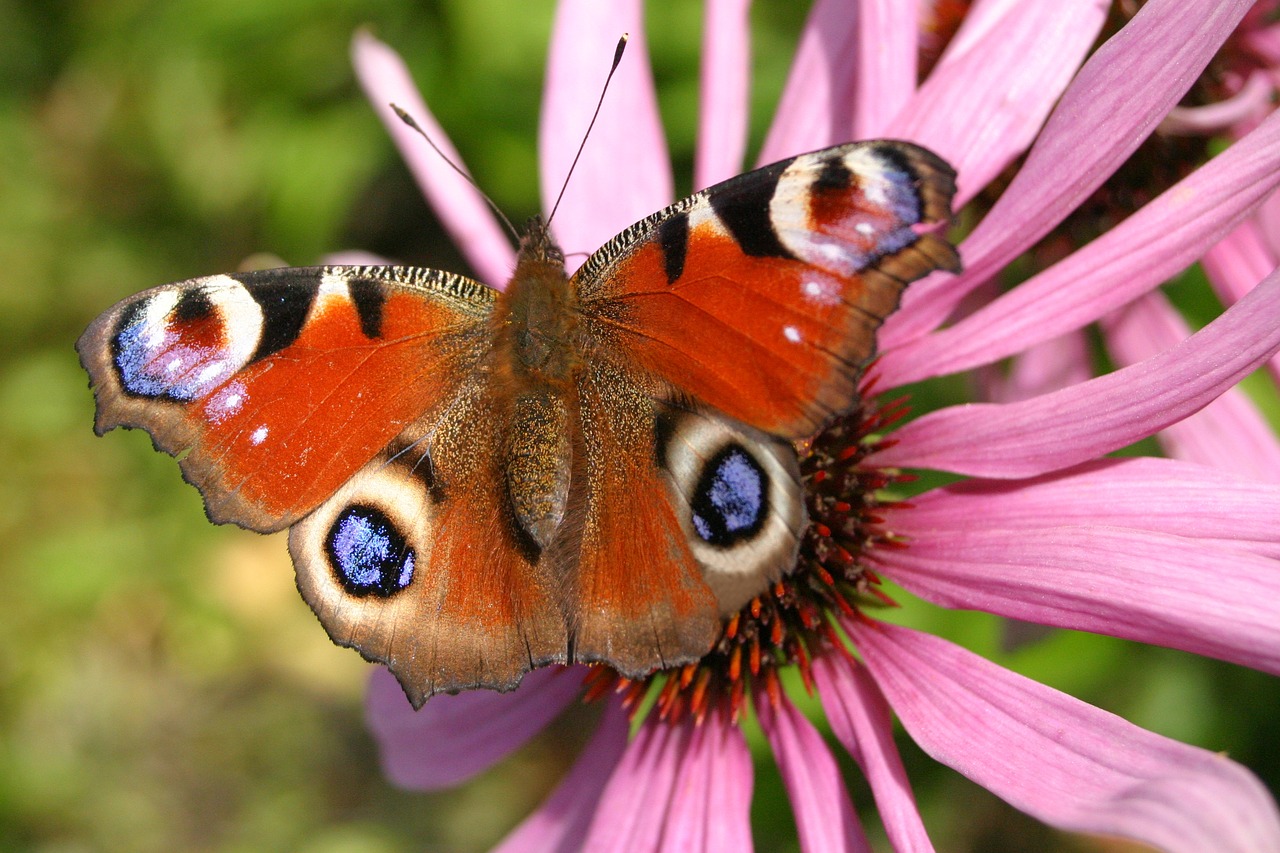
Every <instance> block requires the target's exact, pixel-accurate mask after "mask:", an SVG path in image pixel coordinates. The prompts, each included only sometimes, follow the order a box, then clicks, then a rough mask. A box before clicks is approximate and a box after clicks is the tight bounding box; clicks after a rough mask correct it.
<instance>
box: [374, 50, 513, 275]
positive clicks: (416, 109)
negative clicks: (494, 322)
mask: <svg viewBox="0 0 1280 853" xmlns="http://www.w3.org/2000/svg"><path fill="white" fill-rule="evenodd" d="M351 61H352V63H353V64H354V65H355V69H356V76H357V77H359V79H360V86H361V87H362V88H363V89H364V91H365V94H366V95H367V96H368V98H369V101H370V102H371V103H372V104H373V106H374V110H375V111H376V112H377V114H378V118H380V119H381V120H382V123H383V125H384V126H385V127H386V128H387V133H389V134H391V139H392V140H393V141H394V142H395V144H396V147H397V148H398V149H400V156H401V157H403V158H404V161H405V163H406V164H407V165H408V166H409V171H411V172H413V176H414V177H415V178H416V179H417V181H418V186H419V187H420V188H421V189H422V192H423V194H424V195H425V196H426V197H427V201H428V202H430V203H431V208H432V209H433V210H434V211H435V213H436V216H437V217H439V219H440V224H441V225H443V226H444V227H445V230H446V231H448V232H449V236H451V237H452V238H453V242H454V243H455V244H456V245H457V246H458V248H459V249H460V250H461V251H462V254H463V256H464V257H465V258H466V259H467V263H469V264H471V267H472V269H474V270H475V273H476V275H477V276H478V277H479V278H480V279H481V280H482V281H484V282H487V283H488V284H491V285H493V286H495V287H501V286H503V285H505V284H506V282H507V279H509V278H510V277H511V271H512V270H513V269H514V268H515V258H516V255H515V251H514V250H513V249H512V248H511V241H510V240H509V239H508V238H507V235H506V232H504V231H503V230H502V227H501V226H500V225H499V224H498V221H497V220H496V219H495V218H494V216H493V213H492V212H491V211H490V210H489V206H488V205H487V204H486V203H485V201H484V198H483V196H481V195H480V193H479V192H478V191H477V190H476V188H475V187H473V186H472V185H471V184H469V183H467V181H466V180H464V179H463V178H462V176H460V175H459V174H458V173H457V172H455V171H454V170H453V168H452V167H450V166H449V164H448V163H446V162H445V161H444V159H443V158H442V157H441V156H440V155H439V154H437V153H436V152H435V151H433V150H432V149H431V146H429V145H428V144H427V142H426V140H424V139H423V138H422V137H421V136H419V135H418V134H417V133H415V132H414V131H413V130H412V129H411V128H409V127H408V126H407V125H405V123H404V122H402V121H401V120H400V119H399V118H398V117H397V116H396V114H395V113H394V112H393V111H392V110H391V107H390V106H388V105H389V104H392V103H394V104H395V105H396V106H398V107H400V108H401V109H403V110H404V111H405V112H407V113H409V115H411V116H413V118H414V120H415V121H417V122H418V124H419V125H421V126H422V129H423V130H425V131H426V132H427V133H428V134H430V136H431V139H432V141H433V142H435V144H436V145H438V146H439V147H440V150H441V151H443V152H444V154H445V155H446V156H447V157H448V158H449V159H450V160H452V161H453V162H454V163H455V164H457V166H458V167H459V168H462V169H465V168H466V165H465V164H464V163H463V162H462V157H461V155H459V154H458V151H457V149H456V148H454V147H453V144H452V143H451V142H449V138H448V137H447V136H445V133H444V129H443V128H441V127H440V125H439V124H437V123H436V120H435V118H434V117H433V116H432V115H431V113H430V111H429V110H428V109H427V105H426V103H425V102H424V101H423V100H422V96H421V95H419V94H418V87H417V86H415V85H414V83H413V79H412V78H411V77H410V76H409V69H408V68H406V67H405V64H404V60H402V59H401V58H400V56H399V55H398V54H397V53H396V52H395V51H394V50H392V49H391V48H390V47H388V46H387V45H385V44H383V43H382V42H380V41H378V40H377V39H376V38H374V37H373V36H372V35H370V34H369V33H368V31H366V30H358V31H357V32H356V35H355V38H354V39H353V40H352V42H351Z"/></svg>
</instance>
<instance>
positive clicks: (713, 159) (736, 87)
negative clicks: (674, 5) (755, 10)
mask: <svg viewBox="0 0 1280 853" xmlns="http://www.w3.org/2000/svg"><path fill="white" fill-rule="evenodd" d="M750 7H751V3H750V0H709V2H708V3H707V11H706V18H705V20H704V22H703V31H702V76H701V85H702V103H701V108H700V109H699V110H698V151H697V157H696V161H695V163H694V167H693V184H694V189H695V190H700V189H703V188H704V187H709V186H711V185H712V184H717V183H719V182H720V181H723V180H726V179H727V178H731V177H733V176H734V175H736V174H738V173H739V172H741V171H742V164H743V158H744V157H745V156H746V151H747V113H748V108H749V104H748V88H749V87H750V83H751V42H750V23H751V22H750V20H749V19H748V16H747V12H748V11H749V10H750Z"/></svg>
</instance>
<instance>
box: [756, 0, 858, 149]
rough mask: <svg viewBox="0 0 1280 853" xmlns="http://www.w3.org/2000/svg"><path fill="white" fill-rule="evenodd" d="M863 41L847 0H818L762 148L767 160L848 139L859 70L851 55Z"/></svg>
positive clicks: (798, 47)
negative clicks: (860, 38)
mask: <svg viewBox="0 0 1280 853" xmlns="http://www.w3.org/2000/svg"><path fill="white" fill-rule="evenodd" d="M857 44H858V15H857V14H853V13H851V12H850V7H849V3H848V2H847V0H816V2H814V4H813V7H812V8H811V9H810V10H809V17H808V19H807V20H806V21H805V24H804V30H803V31H802V32H801V33H800V44H799V45H798V46H797V47H796V55H795V59H793V60H792V61H791V73H790V74H789V75H788V76H787V83H786V87H785V88H784V89H783V90H782V98H781V100H780V101H779V102H778V109H777V110H776V112H775V113H774V116H773V124H772V125H770V127H769V133H768V134H767V135H766V136H765V139H764V145H763V146H762V147H761V149H760V162H761V163H772V162H774V161H776V160H781V159H783V158H784V157H792V156H794V155H796V154H802V153H804V152H805V151H812V150H814V149H815V148H823V147H825V146H827V145H834V144H836V143H837V142H845V141H847V138H848V134H849V132H850V130H851V129H852V127H853V112H852V110H853V91H854V86H855V83H854V76H855V74H856V73H857V66H856V65H855V63H854V62H850V61H848V59H847V57H850V56H852V55H853V53H854V51H856V50H857Z"/></svg>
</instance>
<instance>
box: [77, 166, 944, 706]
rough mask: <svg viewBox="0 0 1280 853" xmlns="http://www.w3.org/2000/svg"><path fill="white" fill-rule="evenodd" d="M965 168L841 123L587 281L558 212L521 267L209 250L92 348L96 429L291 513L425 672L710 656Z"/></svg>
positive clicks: (99, 332)
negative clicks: (361, 261) (216, 270)
mask: <svg viewBox="0 0 1280 853" xmlns="http://www.w3.org/2000/svg"><path fill="white" fill-rule="evenodd" d="M954 191H955V183H954V172H953V171H952V169H951V168H950V166H948V165H947V164H946V163H945V162H943V161H942V160H941V159H939V158H938V157H937V156H935V155H934V154H932V153H930V152H929V151H927V150H925V149H922V148H920V147H918V146H915V145H912V144H909V143H904V142H891V141H872V142H860V143H852V144H847V145H839V146H836V147H834V148H828V149H825V150H822V151H816V152H814V153H811V154H804V155H801V156H798V157H794V158H791V159H789V160H784V161H782V162H779V163H775V164H773V165H770V166H765V167H763V168H761V169H757V170H755V171H753V172H749V173H747V174H744V175H740V176H738V177H736V178H733V179H731V180H728V181H725V182H724V183H721V184H718V185H716V186H714V187H711V188H710V189H707V190H704V191H702V192H699V193H697V194H695V195H693V196H691V197H689V198H686V199H684V200H682V201H679V202H676V203H675V204H673V205H672V206H670V207H668V208H667V209H665V210H662V211H659V212H658V213H655V214H653V215H652V216H649V217H648V218H646V219H644V220H642V221H640V222H637V223H636V224H635V225H632V226H631V227H630V228H628V229H626V230H625V231H623V232H622V233H621V234H619V235H618V236H617V237H615V238H613V239H612V240H610V241H609V242H608V243H607V244H606V245H605V246H603V247H602V248H601V249H600V250H599V251H597V252H596V253H595V254H593V255H592V256H591V257H590V258H589V259H588V260H587V261H586V262H585V263H584V264H583V266H582V267H581V268H580V269H579V270H578V271H577V272H576V273H574V274H573V275H572V276H567V275H566V273H565V268H564V258H563V255H562V254H561V252H560V250H559V249H558V248H557V247H556V245H555V244H554V243H553V241H552V239H551V237H550V235H549V233H548V231H547V228H546V226H545V224H544V223H543V222H542V221H541V220H540V219H535V220H534V221H533V222H532V223H531V225H530V228H529V232H528V234H527V236H526V237H525V238H524V239H523V240H522V241H521V243H520V249H519V255H518V258H517V262H516V268H515V272H514V274H513V275H512V277H511V281H510V282H509V283H508V285H507V287H506V289H505V290H503V291H500V292H499V291H495V290H492V289H490V288H488V287H486V286H484V285H482V284H480V283H478V282H475V281H472V280H470V279H468V278H464V277H462V276H459V275H454V274H452V273H448V272H442V271H439V270H431V269H419V268H412V267H395V266H360V267H340V266H326V267H309V268H297V269H294V268H288V269H274V270H266V271H261V272H249V273H237V274H230V275H215V276H209V277H206V278H196V279H192V280H190V281H184V282H179V283H177V284H169V285H164V286H162V287H157V288H155V289H152V290H148V291H145V292H143V293H140V294H137V295H135V296H132V297H130V298H128V299H125V300H124V301H122V302H120V303H119V304H117V305H115V306H114V307H112V308H111V309H109V310H108V311H106V312H105V313H104V314H102V315H101V316H100V317H98V319H96V320H95V321H94V322H93V323H92V324H91V325H90V326H89V328H88V329H87V330H86V331H85V333H84V334H83V335H82V336H81V338H80V340H79V342H78V343H77V345H76V348H77V350H78V351H79V354H80V360H81V363H82V364H83V365H84V367H85V369H86V370H87V371H88V373H89V376H90V380H91V383H92V386H93V389H94V395H95V398H96V402H97V420H96V425H95V428H96V431H97V432H98V434H102V433H105V432H107V431H108V430H111V429H113V428H115V427H117V426H123V427H130V428H133V427H137V428H141V429H144V430H146V431H147V432H149V433H150V434H151V437H152V439H153V441H154V443H155V445H156V447H157V448H158V449H160V450H163V451H165V452H167V453H170V454H173V455H179V454H183V455H182V458H181V460H180V463H179V464H180V466H181V468H182V472H183V476H184V477H185V478H186V479H187V481H188V482H190V483H191V484H192V485H194V486H195V487H196V488H197V489H199V490H200V492H201V494H202V495H203V496H204V501H205V506H206V509H207V512H208V515H209V518H210V519H211V520H212V521H214V522H217V523H226V522H233V523H235V524H238V525H240V526H242V527H246V528H249V529H251V530H258V531H263V532H266V531H275V530H281V529H283V528H285V527H289V528H291V530H290V533H289V551H290V554H291V556H292V558H293V562H294V566H295V568H296V570H297V581H298V588H299V589H300V590H301V592H302V595H303V597H304V598H305V599H306V600H307V602H308V603H309V604H310V605H311V607H312V608H313V609H314V610H315V612H316V615H317V616H318V617H319V618H320V621H321V623H323V624H324V626H325V629H326V630H327V631H328V632H329V635H330V637H332V638H333V640H334V642H336V643H338V644H339V645H344V646H352V647H354V648H356V649H357V650H359V651H360V653H361V654H363V655H364V656H365V657H366V658H369V659H371V660H374V661H381V662H383V663H385V664H387V666H389V667H390V669H391V671H392V672H393V673H395V675H396V677H397V678H398V679H399V680H400V683H401V684H402V685H403V686H404V689H405V692H406V694H407V695H408V696H409V698H410V700H411V701H413V703H414V704H415V705H421V703H422V702H423V701H425V700H426V698H427V697H429V696H431V695H432V694H433V693H438V692H442V691H457V690H461V689H465V688H471V687H489V688H496V689H499V690H507V689H511V688H512V687H514V686H515V685H516V684H518V683H519V681H520V679H521V677H522V676H523V675H524V673H525V672H527V671H529V670H530V669H532V668H534V667H538V666H542V665H545V664H551V663H568V662H573V661H599V662H603V663H607V664H608V665H610V666H612V667H613V668H615V669H616V670H618V671H619V672H620V673H622V674H623V675H626V676H629V677H639V676H643V675H645V674H647V673H649V672H652V671H654V670H656V669H659V668H664V667H671V666H674V665H679V664H683V663H687V662H690V661H693V660H696V659H698V658H700V657H702V656H703V655H704V654H705V653H706V652H707V651H708V650H709V649H710V648H711V647H712V645H713V644H714V643H715V642H716V640H717V638H718V636H719V634H720V631H721V629H722V623H723V620H724V619H725V617H727V616H729V615H731V614H733V613H735V612H736V611H738V610H739V609H740V608H742V607H743V606H744V605H745V604H746V603H747V602H749V601H750V599H751V598H752V597H753V596H755V595H756V594H757V593H759V592H760V591H762V590H763V589H765V588H767V586H768V584H769V583H770V582H771V581H773V580H776V579H777V578H779V577H780V576H781V575H782V574H783V573H785V572H787V571H789V570H790V568H791V566H792V564H793V563H794V560H795V557H796V551H797V547H798V542H799V539H800V536H801V535H802V533H803V531H804V529H805V525H806V523H807V519H806V514H805V509H804V502H803V495H802V484H801V480H800V474H799V469H798V466H797V457H796V451H795V448H794V445H793V444H792V442H795V441H798V440H801V439H804V438H806V437H808V436H810V435H812V434H814V433H815V432H817V431H818V430H819V429H820V428H821V427H822V426H823V425H824V424H825V423H827V422H828V421H829V420H830V419H831V418H833V417H835V416H838V415H840V414H842V413H845V412H847V411H849V410H850V409H851V408H852V407H853V406H854V404H855V403H856V397H857V383H858V379H859V375H860V373H861V371H862V369H863V367H864V366H865V365H866V363H867V362H868V360H869V359H870V358H871V356H872V354H873V352H874V349H875V332H876V329H877V328H878V326H879V325H880V323H881V322H882V321H883V319H884V318H885V316H886V315H887V314H888V313H889V312H890V311H892V310H893V309H894V308H895V307H896V305H897V304H898V299H899V296H900V294H901V292H902V290H903V288H904V287H905V286H906V284H907V283H908V282H910V281H912V280H914V279H917V278H919V277H920V276H922V275H924V274H926V273H928V272H930V271H931V270H934V269H939V268H941V269H948V270H956V269H958V267H959V259H958V257H957V255H956V252H955V250H954V248H953V247H952V246H951V245H950V244H948V243H947V242H946V241H945V240H943V239H942V238H940V237H938V236H935V235H933V234H930V233H923V232H921V231H918V230H917V229H916V228H915V227H914V226H917V225H919V224H921V223H926V224H927V223H936V222H941V221H945V220H946V219H947V218H948V217H949V216H950V204H951V197H952V195H953V193H954Z"/></svg>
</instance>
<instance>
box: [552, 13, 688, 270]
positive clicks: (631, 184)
mask: <svg viewBox="0 0 1280 853" xmlns="http://www.w3.org/2000/svg"><path fill="white" fill-rule="evenodd" d="M643 12H644V9H643V4H642V3H641V2H640V0H615V2H611V3H600V2H598V0H562V2H561V3H559V4H558V5H557V6H556V17H555V25H554V31H553V34H552V38H551V50H550V54H549V55H548V57H547V82H546V86H545V88H544V93H545V94H544V96H543V102H542V121H541V125H540V127H539V133H538V148H539V155H540V162H541V171H542V201H543V209H544V210H545V211H546V212H547V213H548V214H550V212H551V209H552V207H553V206H554V205H555V201H556V196H558V195H559V194H560V190H561V188H562V187H563V188H564V200H563V201H562V202H561V204H560V209H559V210H558V211H557V212H556V215H555V220H554V226H553V231H554V232H555V234H556V237H557V238H558V240H559V243H560V246H561V248H563V249H564V251H565V252H566V253H576V252H593V251H595V250H596V249H598V248H600V246H602V245H604V243H605V242H606V241H608V240H609V238H611V237H613V236H614V235H615V234H617V233H618V232H619V231H621V230H623V229H624V228H626V227H627V226H628V225H630V224H632V223H633V222H636V221H637V220H639V219H643V218H644V217H646V216H648V215H649V214H650V213H653V212H654V211H655V210H658V209H660V208H662V207H665V206H666V205H668V204H670V203H671V201H672V199H673V198H674V189H673V184H672V178H671V165H670V162H669V161H668V158H667V144H666V137H665V136H664V135H663V132H662V123H661V119H660V118H659V116H658V98H657V95H656V94H655V92H654V87H653V75H652V74H651V73H650V70H649V51H648V48H647V47H646V45H645V38H644V15H643ZM623 33H630V35H631V39H630V41H629V42H628V43H627V50H626V54H625V55H624V56H623V58H622V63H621V64H620V65H619V66H618V71H617V73H616V74H614V75H613V82H612V83H611V84H610V85H609V94H608V95H607V96H606V97H605V99H604V104H603V106H601V108H600V117H599V119H598V120H597V121H596V125H595V129H594V130H592V131H591V138H590V139H589V140H587V145H586V148H584V149H583V151H582V159H581V160H579V161H578V166H577V168H576V169H575V170H574V173H573V178H572V179H571V180H570V181H569V183H568V184H567V185H566V184H565V176H566V175H568V173H569V166H570V164H571V163H572V162H573V158H574V155H575V153H576V152H577V150H578V146H579V145H580V144H581V143H582V139H583V134H585V133H586V132H587V126H588V125H589V124H590V123H591V114H592V113H593V112H594V111H595V108H596V102H597V101H598V100H599V98H600V89H601V87H602V86H603V85H604V81H605V77H606V76H607V75H608V73H609V65H610V63H611V62H612V60H613V53H614V47H615V45H616V44H617V41H618V39H619V37H621V36H622V34H623ZM569 261H570V266H573V265H574V264H575V263H581V261H582V258H581V257H580V256H575V257H571V258H569Z"/></svg>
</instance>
